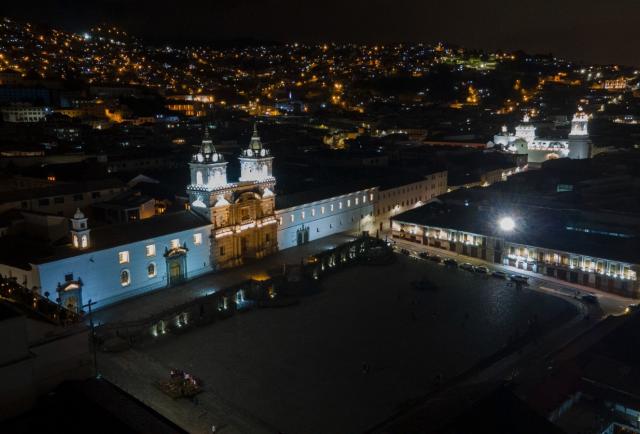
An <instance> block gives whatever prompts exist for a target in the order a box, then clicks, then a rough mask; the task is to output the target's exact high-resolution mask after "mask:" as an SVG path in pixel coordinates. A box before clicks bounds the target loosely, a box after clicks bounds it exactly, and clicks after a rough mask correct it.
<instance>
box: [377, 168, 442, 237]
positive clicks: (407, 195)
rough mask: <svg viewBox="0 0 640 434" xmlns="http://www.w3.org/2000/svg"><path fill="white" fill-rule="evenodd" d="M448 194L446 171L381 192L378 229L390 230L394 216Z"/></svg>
mask: <svg viewBox="0 0 640 434" xmlns="http://www.w3.org/2000/svg"><path fill="white" fill-rule="evenodd" d="M446 192H447V172H446V171H443V172H436V173H432V174H430V175H428V176H426V177H425V179H423V180H420V181H418V182H414V183H412V184H407V185H401V186H398V187H394V188H388V189H386V190H380V191H379V192H378V199H377V201H376V204H375V212H374V217H375V220H376V227H377V229H382V230H387V229H390V221H389V219H391V218H392V217H393V216H396V215H398V214H400V213H403V212H405V211H409V210H410V209H413V208H416V207H419V206H422V205H424V204H425V203H428V202H430V201H432V200H433V199H435V198H436V197H438V196H440V195H441V194H445V193H446ZM380 224H382V228H381V227H380Z"/></svg>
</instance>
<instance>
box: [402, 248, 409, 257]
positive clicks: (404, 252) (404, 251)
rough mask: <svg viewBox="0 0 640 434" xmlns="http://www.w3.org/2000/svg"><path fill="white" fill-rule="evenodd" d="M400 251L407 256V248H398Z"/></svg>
mask: <svg viewBox="0 0 640 434" xmlns="http://www.w3.org/2000/svg"><path fill="white" fill-rule="evenodd" d="M400 253H402V254H403V255H406V256H409V251H408V250H407V249H400Z"/></svg>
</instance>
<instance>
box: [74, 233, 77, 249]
mask: <svg viewBox="0 0 640 434" xmlns="http://www.w3.org/2000/svg"><path fill="white" fill-rule="evenodd" d="M73 247H78V236H77V235H74V236H73Z"/></svg>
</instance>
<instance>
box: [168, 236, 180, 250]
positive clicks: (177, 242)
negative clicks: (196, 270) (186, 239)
mask: <svg viewBox="0 0 640 434" xmlns="http://www.w3.org/2000/svg"><path fill="white" fill-rule="evenodd" d="M170 245H171V248H172V249H177V248H178V247H180V240H179V239H177V238H174V239H173V240H171V243H170Z"/></svg>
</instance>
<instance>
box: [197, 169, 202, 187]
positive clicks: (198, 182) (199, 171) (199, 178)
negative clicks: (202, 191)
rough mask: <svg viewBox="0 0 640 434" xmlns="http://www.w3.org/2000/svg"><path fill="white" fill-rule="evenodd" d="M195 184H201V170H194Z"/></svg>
mask: <svg viewBox="0 0 640 434" xmlns="http://www.w3.org/2000/svg"><path fill="white" fill-rule="evenodd" d="M196 185H202V171H201V170H196Z"/></svg>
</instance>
